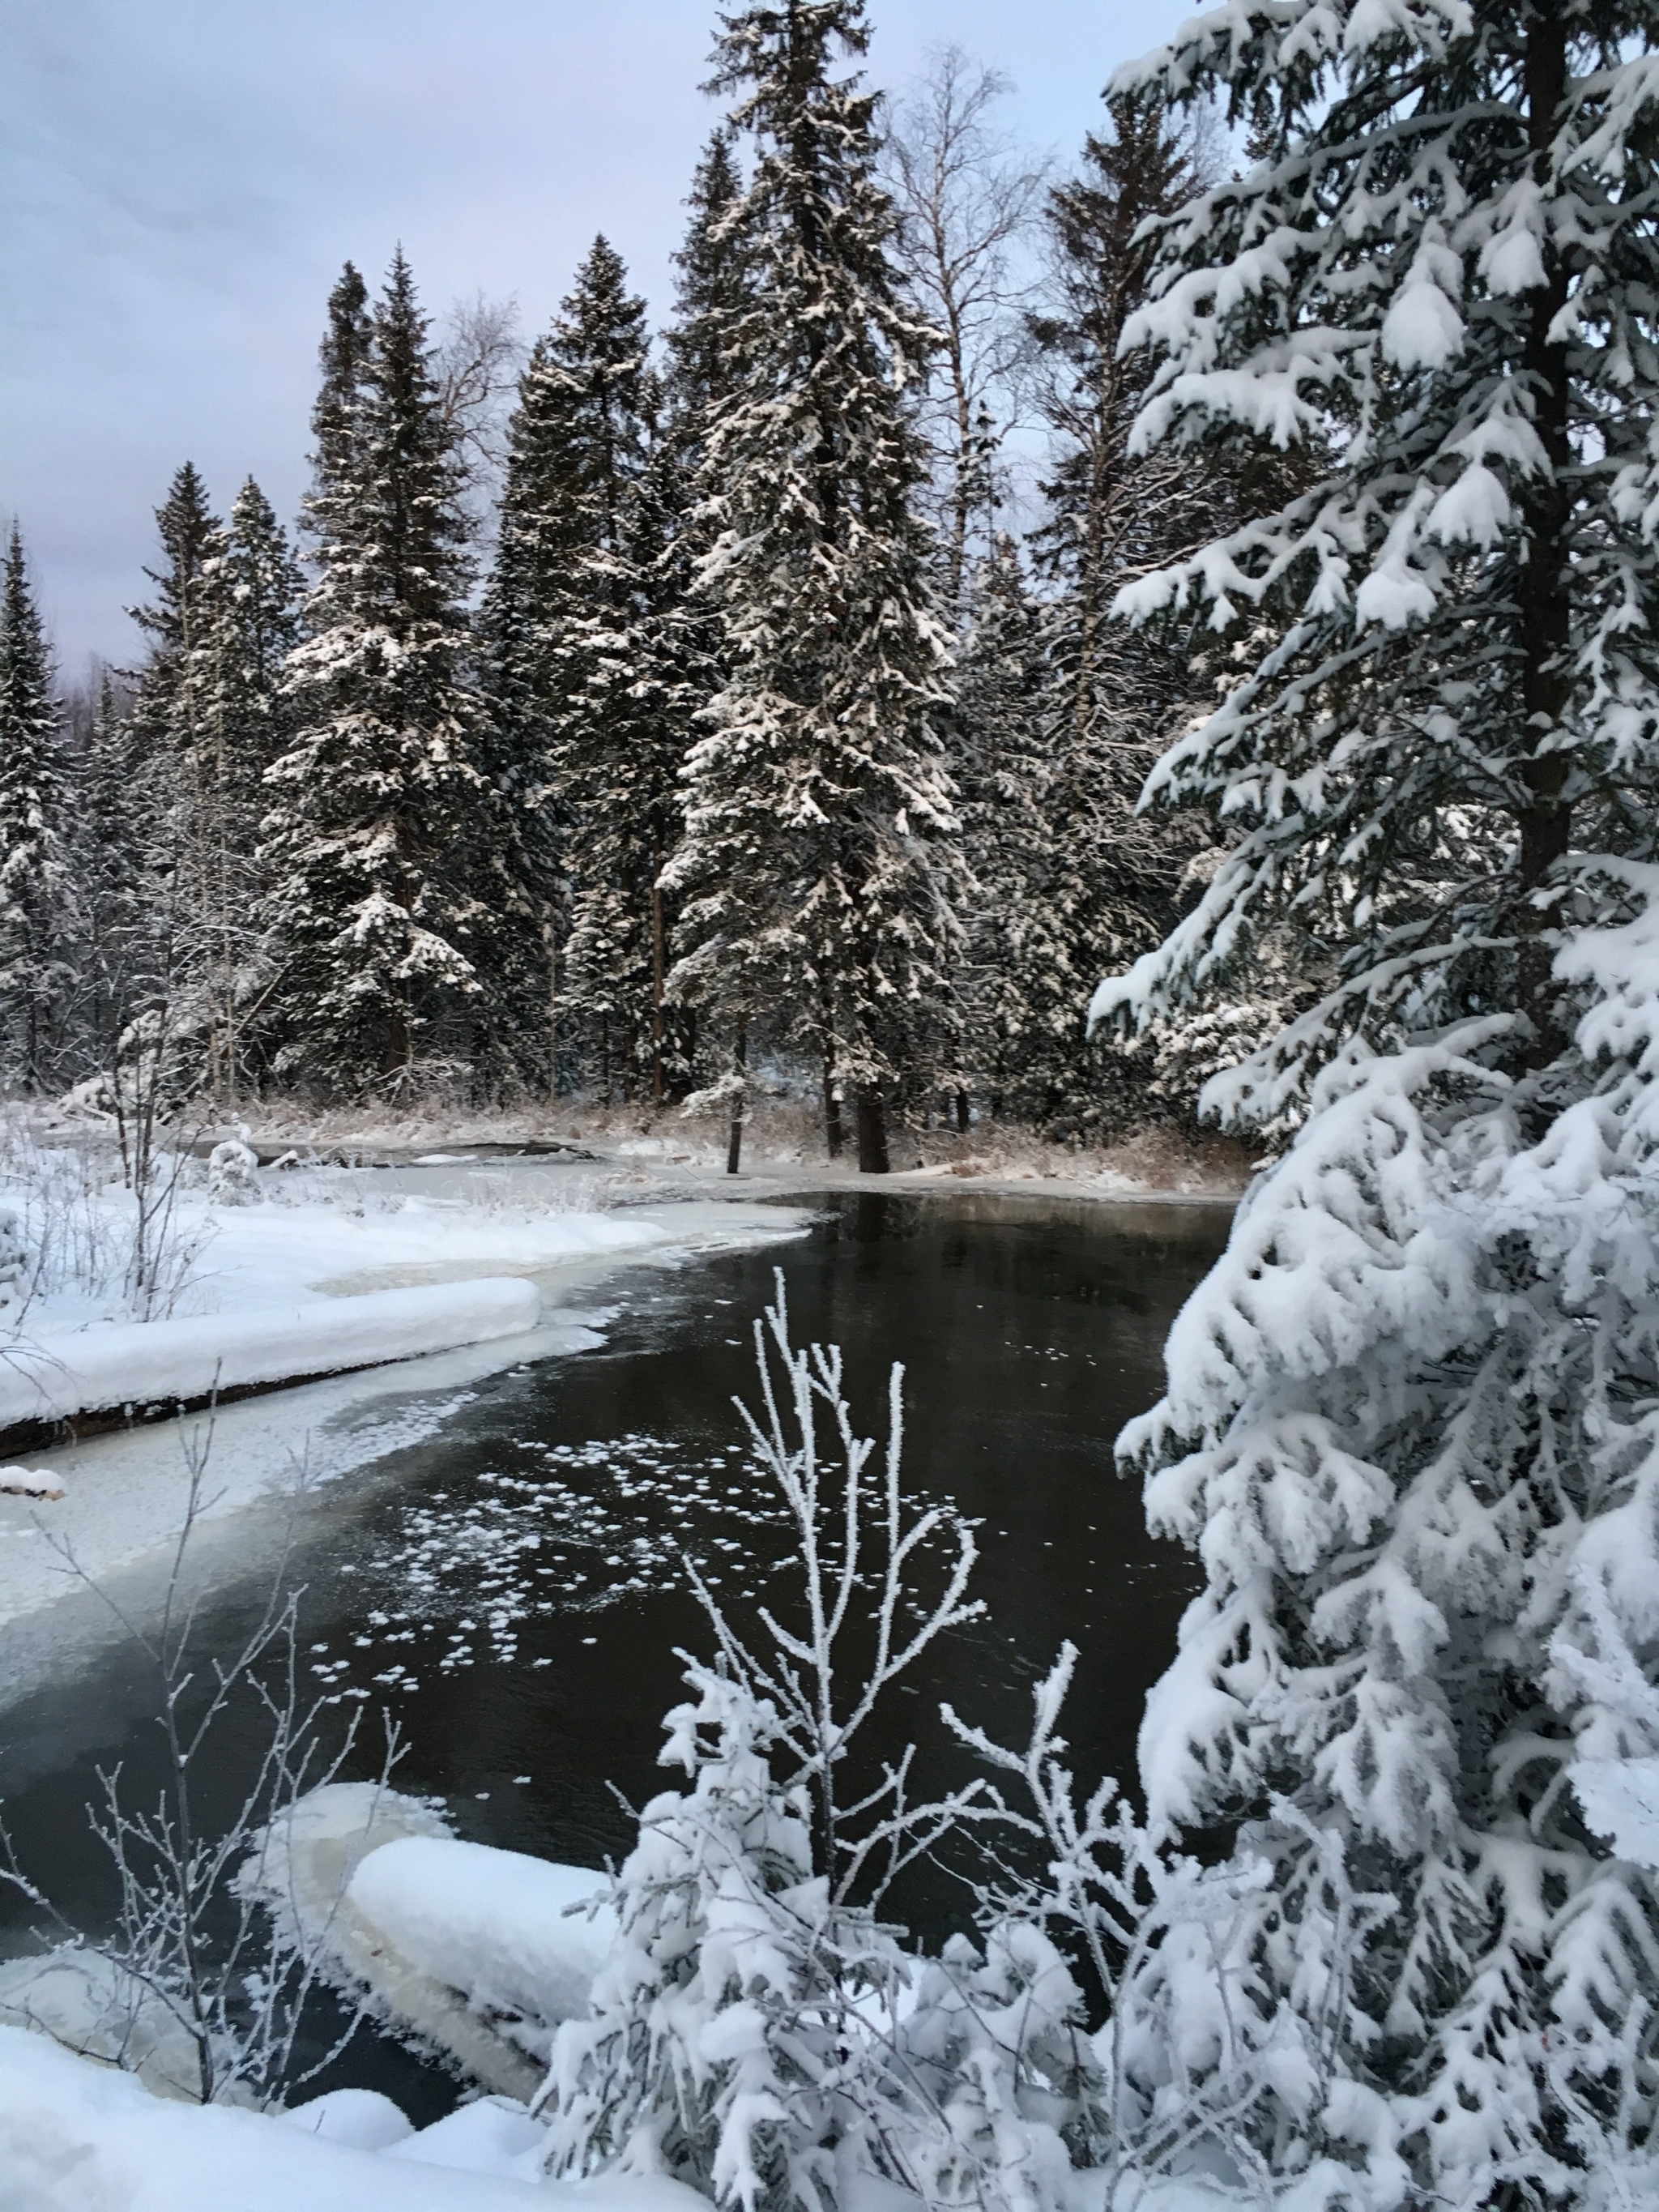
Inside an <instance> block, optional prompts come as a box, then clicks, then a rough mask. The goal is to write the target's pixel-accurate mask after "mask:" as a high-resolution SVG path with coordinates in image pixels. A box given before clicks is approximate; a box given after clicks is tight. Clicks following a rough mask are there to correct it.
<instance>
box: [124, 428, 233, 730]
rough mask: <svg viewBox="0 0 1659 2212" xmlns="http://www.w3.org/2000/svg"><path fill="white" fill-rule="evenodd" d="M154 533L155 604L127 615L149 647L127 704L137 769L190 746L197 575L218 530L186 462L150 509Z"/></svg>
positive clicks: (200, 606) (200, 593)
mask: <svg viewBox="0 0 1659 2212" xmlns="http://www.w3.org/2000/svg"><path fill="white" fill-rule="evenodd" d="M155 527H156V530H157V532H158V533H159V535H160V537H161V554H162V565H161V567H160V568H146V569H145V571H144V574H146V575H147V576H148V577H149V580H150V582H151V583H152V584H154V585H155V601H154V603H153V604H152V605H148V606H139V607H132V608H131V609H129V612H130V613H131V617H132V619H133V620H134V622H136V623H137V625H138V627H139V628H140V629H142V630H143V633H144V635H146V637H148V638H149V643H150V657H149V663H148V665H146V666H145V668H144V669H143V672H142V674H141V676H140V678H139V680H138V690H137V698H136V700H135V701H134V705H133V721H132V735H133V744H134V748H135V758H136V760H137V762H138V763H141V764H143V763H149V762H152V761H161V762H166V761H167V760H169V759H171V758H172V757H173V756H174V755H176V754H177V753H178V752H179V751H180V750H185V748H186V747H187V746H188V744H189V743H190V736H189V730H188V720H189V716H190V714H191V708H192V703H193V702H192V700H191V694H190V692H189V691H188V690H187V689H186V688H185V674H186V670H187V666H188V663H189V659H190V655H191V651H192V649H193V648H194V647H197V645H198V644H199V643H200V641H201V632H202V626H203V621H204V599H205V596H206V579H205V574H204V571H205V567H206V563H207V561H208V558H209V556H210V551H211V549H212V545H213V540H214V534H215V532H216V531H217V530H218V529H219V527H220V525H219V520H218V518H217V516H216V515H215V514H214V513H213V512H212V509H211V508H210V506H209V504H208V495H207V486H206V485H205V484H204V483H203V481H202V478H201V476H200V474H199V472H198V471H197V468H196V466H195V465H194V463H193V462H191V461H186V462H185V463H184V465H183V466H182V467H181V468H179V471H177V473H176V474H175V475H174V477H173V482H172V483H171V484H170V485H169V486H168V487H167V498H166V499H165V500H164V501H163V502H162V503H161V506H160V507H157V508H156V510H155Z"/></svg>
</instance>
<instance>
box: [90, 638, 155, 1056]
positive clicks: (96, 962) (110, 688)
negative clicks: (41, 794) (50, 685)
mask: <svg viewBox="0 0 1659 2212" xmlns="http://www.w3.org/2000/svg"><path fill="white" fill-rule="evenodd" d="M132 750H133V740H132V730H131V707H130V704H129V702H128V701H127V700H126V699H125V698H124V697H123V696H121V693H120V691H119V690H118V687H117V684H116V680H115V678H114V677H113V676H112V674H111V672H110V671H109V670H108V669H107V668H104V669H100V671H99V676H98V690H97V696H96V700H95V702H94V707H93V711H92V717H91V722H90V726H88V730H87V734H86V743H85V745H84V748H83V750H82V753H81V756H80V762H79V769H78V774H77V775H76V783H75V799H74V814H73V830H72V834H71V836H70V841H69V846H70V885H71V891H70V901H71V906H72V910H73V912H72V927H73V932H74V947H75V949H74V964H75V971H76V984H77V987H78V988H77V993H76V1013H75V1042H76V1054H77V1057H78V1060H79V1063H80V1065H79V1066H78V1068H77V1073H87V1072H89V1071H91V1070H96V1069H99V1068H107V1067H111V1066H113V1065H114V1062H115V1054H116V1048H117V1045H118V1041H119V1039H120V1036H121V1033H122V1031H123V1030H125V1027H126V1024H127V1022H128V1020H129V1019H130V1018H131V1014H132V1012H134V1011H135V1008H136V1006H137V1000H138V999H139V998H140V996H141V995H142V994H143V988H144V975H145V971H146V968H147V964H148V963H147V957H146V955H147V951H148V948H149V941H150V933H149V920H150V914H149V908H150V901H149V896H147V894H148V893H149V891H150V890H152V889H153V884H152V883H151V872H152V869H153V865H154V859H155V856H154V854H152V853H150V852H149V849H148V848H147V846H146V843H145V834H144V833H145V829H146V825H147V823H148V819H149V817H148V814H147V811H146V809H145V807H144V806H143V802H142V800H141V799H140V797H139V795H138V793H137V792H136V791H135V788H134V779H133V762H132Z"/></svg>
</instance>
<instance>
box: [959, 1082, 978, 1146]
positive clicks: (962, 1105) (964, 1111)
mask: <svg viewBox="0 0 1659 2212" xmlns="http://www.w3.org/2000/svg"><path fill="white" fill-rule="evenodd" d="M973 1118H974V1117H973V1114H972V1112H971V1110H970V1109H969V1104H968V1093H967V1092H966V1091H957V1136H959V1137H965V1136H966V1135H967V1133H968V1131H969V1126H970V1124H971V1123H972V1121H973Z"/></svg>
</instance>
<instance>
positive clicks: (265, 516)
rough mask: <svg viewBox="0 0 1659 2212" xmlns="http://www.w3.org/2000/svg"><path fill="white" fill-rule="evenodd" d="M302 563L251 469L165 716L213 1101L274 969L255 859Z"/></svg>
mask: <svg viewBox="0 0 1659 2212" xmlns="http://www.w3.org/2000/svg"><path fill="white" fill-rule="evenodd" d="M301 588H302V579H301V574H300V570H299V568H298V566H297V564H296V563H295V560H294V557H293V555H292V553H291V551H290V550H289V542H288V538H287V535H286V533H285V532H284V531H283V527H282V525H281V524H280V523H279V522H278V521H277V520H276V515H275V514H274V513H272V511H271V507H270V502H269V501H267V499H266V498H265V496H264V493H263V492H262V491H261V490H260V489H259V487H258V484H257V483H254V481H253V480H252V477H249V479H248V480H247V482H246V483H245V484H244V485H243V486H242V489H241V490H240V492H239V493H238V494H237V495H236V501H235V504H234V506H233V507H232V508H231V513H230V520H229V522H228V524H227V525H224V526H215V527H214V528H213V529H211V530H210V532H209V534H208V537H207V539H206V542H205V548H204V553H203V556H202V564H201V583H200V589H199V592H198V594H197V599H198V601H199V604H198V605H197V608H196V610H195V616H194V621H193V624H192V630H193V635H192V636H191V641H190V643H189V645H188V647H186V648H185V652H184V654H183V659H182V665H181V669H180V674H179V684H178V688H177V690H176V693H175V698H176V701H177V702H178V706H177V709H176V711H175V713H174V714H173V732H172V738H173V805H174V810H175V815H176V825H175V836H174V841H173V843H174V850H175V852H176V854H177V870H178V874H177V881H176V884H175V896H176V898H177V902H178V905H179V931H180V934H181V937H182V938H183V939H184V940H185V942H184V945H183V947H182V948H181V963H180V964H181V971H182V972H181V978H180V980H181V982H182V983H183V985H184V986H185V997H186V998H187V1000H188V1005H189V1012H190V1027H191V1031H192V1033H193V1040H194V1043H195V1045H196V1048H197V1049H198V1051H199V1055H200V1059H201V1062H202V1066H201V1071H200V1072H201V1076H202V1079H203V1080H204V1082H205V1084H206V1085H207V1088H208V1090H209V1091H210V1095H211V1096H212V1097H214V1098H215V1099H216V1100H217V1101H219V1102H221V1103H227V1104H228V1103H232V1102H234V1099H235V1097H236V1096H237V1093H238V1091H239V1089H240V1085H241V1079H242V1077H243V1074H244V1073H245V1072H246V1071H245V1068H244V1060H245V1058H246V1051H247V1039H246V1036H245V1034H244V1031H245V1028H246V1024H247V1023H248V1022H249V1021H250V1020H252V1019H255V1018H257V1010H258V1003H259V1001H260V1000H262V999H263V998H264V995H265V994H266V992H267V990H268V988H269V986H270V981H271V980H272V979H271V975H270V960H269V957H268V951H267V946H268V940H269V936H270V929H269V924H268V921H262V915H263V909H264V881H263V878H262V875H261V872H260V870H259V867H258V861H257V860H256V853H257V850H258V843H259V838H260V823H261V821H262V819H263V817H264V811H265V808H266V805H267V804H268V796H267V793H266V788H265V782H264V776H265V771H266V769H268V768H270V766H271V765H272V764H273V763H274V762H275V761H276V759H278V758H279V757H280V756H281V755H282V753H283V751H284V750H286V740H287V737H288V734H289V701H288V697H287V695H286V691H285V684H286V675H287V660H288V656H289V653H291V652H292V651H293V650H294V647H295V644H296V643H297V641H298V638H299V602H300V595H301Z"/></svg>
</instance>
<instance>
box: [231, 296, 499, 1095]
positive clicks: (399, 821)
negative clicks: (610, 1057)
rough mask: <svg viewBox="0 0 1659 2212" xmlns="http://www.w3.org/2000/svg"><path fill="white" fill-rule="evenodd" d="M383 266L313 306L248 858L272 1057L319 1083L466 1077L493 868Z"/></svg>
mask: <svg viewBox="0 0 1659 2212" xmlns="http://www.w3.org/2000/svg"><path fill="white" fill-rule="evenodd" d="M426 330H427V325H426V319H425V318H424V317H423V316H422V313H420V310H419V308H418V307H417V306H416V298H415V290H414V285H413V282H412V280H411V278H410V271H409V266H408V264H407V263H406V262H405V261H404V258H403V256H402V254H401V253H399V254H398V256H397V258H395V259H394V261H393V263H392V270H391V274H390V276H389V277H388V279H387V283H386V290H385V292H384V294H383V295H382V296H381V298H380V301H379V302H378V304H377V305H376V307H375V308H374V312H373V314H372V316H368V319H365V309H364V307H363V300H362V282H361V279H359V278H358V277H357V275H356V271H355V270H352V269H350V268H349V267H348V269H347V270H346V272H345V274H344V276H343V277H342V279H341V281H340V283H339V284H338V285H337V287H336V289H335V292H334V295H333V296H332V298H331V302H330V324H329V331H328V335H327V337H326V338H325V343H324V347H323V385H322V390H321V392H320V394H319V400H318V405H317V410H316V414H315V416H314V418H313V427H314V428H315V431H316V436H317V451H316V470H317V481H316V486H315V489H314V490H313V495H312V497H311V499H310V501H309V502H308V504H307V525H308V527H309V528H310V529H311V531H312V532H313V534H314V535H315V537H316V538H317V541H318V548H317V554H318V563H319V568H320V571H321V574H320V575H319V580H318V582H317V584H316V586H315V587H314V588H313V591H312V592H311V594H310V596H309V598H308V599H307V603H306V611H305V618H306V628H307V637H306V640H305V642H304V643H303V644H302V645H301V646H300V647H299V648H298V649H297V650H296V651H295V653H294V654H293V655H292V657H291V659H290V660H289V677H288V684H287V700H288V707H289V712H290V713H291V714H292V717H293V724H294V728H293V734H292V738H291V740H290V742H289V747H288V750H286V751H285V752H284V753H283V756H282V757H281V758H280V759H279V760H278V761H277V762H276V763H275V765H274V766H273V767H272V769H270V779H269V780H270V788H271V794H272V803H271V812H270V821H269V825H268V842H267V844H266V847H265V848H264V865H265V866H267V867H268V869H269V871H270V884H271V889H270V907H269V911H270V916H271V919H272V921H273V923H274V925H275V926H276V928H277V929H278V931H279V932H280V937H281V957H282V961H283V981H282V986H281V994H280V997H281V1004H282V1006H283V1011H284V1012H285V1015H286V1017H287V1024H288V1029H287V1036H286V1039H285V1042H284V1048H283V1065H284V1066H286V1067H287V1068H289V1069H290V1070H291V1071H293V1072H294V1073H298V1074H302V1075H304V1076H306V1077H307V1078H308V1079H312V1080H313V1081H315V1082H318V1083H319V1084H323V1085H326V1086H327V1087H329V1088H331V1089H339V1090H344V1091H361V1090H362V1089H363V1088H364V1087H366V1086H369V1085H384V1086H388V1087H390V1088H392V1089H404V1088H406V1087H407V1086H408V1085H410V1083H411V1082H413V1081H415V1080H416V1079H431V1078H433V1077H435V1076H438V1075H447V1076H452V1077H453V1076H455V1075H458V1074H467V1075H470V1073H471V1060H472V1052H471V1048H472V1035H471V1014H472V1012H473V1010H474V1008H475V1006H477V1005H478V1003H479V1002H480V1001H481V1000H483V998H484V996H485V987H484V985H483V983H482V982H481V980H480V974H479V963H480V961H483V960H487V959H488V957H489V938H490V933H491V930H492V928H493V927H495V917H496V915H497V914H498V913H499V911H500V910H501V907H502V905H503V904H507V905H510V904H511V903H512V902H513V900H514V899H515V898H516V896H517V891H516V887H515V886H513V885H512V884H509V883H507V882H506V881H505V880H504V878H503V874H502V844H501V838H500V836H499V834H498V832H499V822H500V807H499V793H497V792H496V791H495V789H494V788H493V787H492V786H491V784H490V782H489V779H488V778H487V777H486V775H484V773H483V769H482V768H481V766H480V755H481V751H482V732H483V717H482V714H481V711H480V707H479V702H478V698H477V694H476V692H475V690H473V689H472V687H471V683H470V680H469V668H468V655H469V652H470V647H471V636H470V628H469V623H468V617H467V612H466V605H465V592H466V589H467V583H468V566H467V560H466V555H465V543H464V540H465V524H464V521H463V520H462V517H461V514H460V513H459V504H458V489H459V487H458V471H457V468H456V464H455V459H454V453H453V441H452V435H451V433H450V431H449V429H448V428H447V425H446V423H445V422H444V419H443V416H442V412H441V408H440V406H439V404H438V400H437V396H436V392H435V386H434V382H433V378H432V374H431V370H430V366H429V349H428V343H427V335H426Z"/></svg>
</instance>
